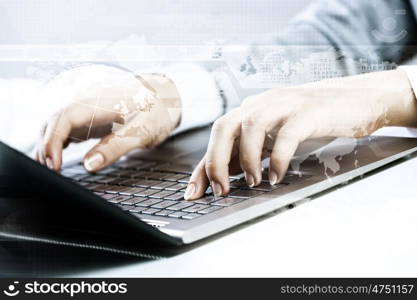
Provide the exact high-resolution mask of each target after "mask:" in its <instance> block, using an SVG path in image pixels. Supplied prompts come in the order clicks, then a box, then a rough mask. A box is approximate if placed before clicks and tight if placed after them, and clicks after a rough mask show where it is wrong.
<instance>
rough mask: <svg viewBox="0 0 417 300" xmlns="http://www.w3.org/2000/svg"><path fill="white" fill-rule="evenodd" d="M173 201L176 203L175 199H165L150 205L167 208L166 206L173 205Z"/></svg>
mask: <svg viewBox="0 0 417 300" xmlns="http://www.w3.org/2000/svg"><path fill="white" fill-rule="evenodd" d="M175 203H177V201H170V200H166V201H162V202H159V203H157V204H155V205H152V207H153V208H167V207H168V206H171V205H174V204H175Z"/></svg>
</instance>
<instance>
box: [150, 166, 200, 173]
mask: <svg viewBox="0 0 417 300" xmlns="http://www.w3.org/2000/svg"><path fill="white" fill-rule="evenodd" d="M154 169H155V170H156V171H164V172H173V173H183V174H188V175H191V173H192V172H193V170H194V166H192V165H185V164H163V165H159V166H156V167H155V168H154Z"/></svg>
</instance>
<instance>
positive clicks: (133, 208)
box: [129, 205, 146, 213]
mask: <svg viewBox="0 0 417 300" xmlns="http://www.w3.org/2000/svg"><path fill="white" fill-rule="evenodd" d="M129 206H130V205H129ZM145 209H146V207H138V206H130V208H129V211H130V212H133V213H140V212H141V211H143V210H145Z"/></svg>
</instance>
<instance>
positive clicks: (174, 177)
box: [164, 174, 187, 181]
mask: <svg viewBox="0 0 417 300" xmlns="http://www.w3.org/2000/svg"><path fill="white" fill-rule="evenodd" d="M185 177H187V176H186V175H184V174H172V175H169V176H167V177H165V178H164V180H168V181H178V180H181V179H183V178H185Z"/></svg>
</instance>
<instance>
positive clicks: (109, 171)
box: [96, 167, 117, 175]
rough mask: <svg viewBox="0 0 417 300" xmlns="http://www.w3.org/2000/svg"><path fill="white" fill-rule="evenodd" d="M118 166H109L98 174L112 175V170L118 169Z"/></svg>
mask: <svg viewBox="0 0 417 300" xmlns="http://www.w3.org/2000/svg"><path fill="white" fill-rule="evenodd" d="M116 170H117V169H116V168H113V167H108V168H105V169H103V170H100V171H98V172H97V173H96V174H98V175H111V173H112V172H114V171H116Z"/></svg>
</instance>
